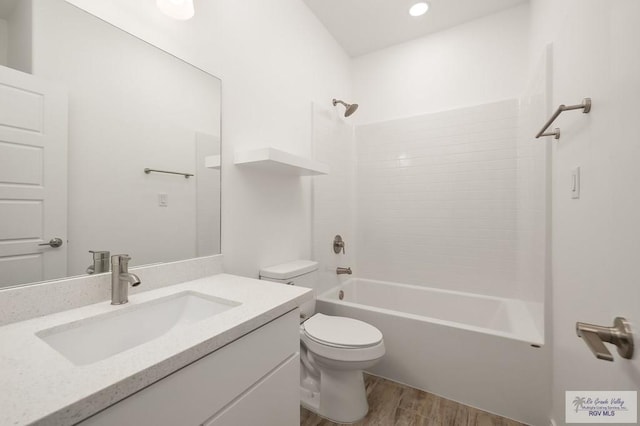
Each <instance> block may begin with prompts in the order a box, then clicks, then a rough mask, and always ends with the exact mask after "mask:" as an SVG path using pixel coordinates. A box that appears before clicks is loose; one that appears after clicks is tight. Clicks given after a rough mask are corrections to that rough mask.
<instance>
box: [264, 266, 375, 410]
mask: <svg viewBox="0 0 640 426" xmlns="http://www.w3.org/2000/svg"><path fill="white" fill-rule="evenodd" d="M317 270H318V264H317V262H312V261H308V260H299V261H295V262H290V263H286V264H282V265H276V266H272V267H269V268H263V269H262V270H261V271H260V279H263V280H268V281H275V282H281V283H284V284H289V285H301V286H304V287H308V288H312V289H314V291H315V285H316V284H317ZM314 311H315V297H314V300H313V301H312V302H307V303H305V304H303V305H302V306H301V307H300V317H301V320H300V322H301V324H300V403H301V405H302V406H303V407H305V408H307V409H309V410H311V411H313V412H315V413H317V414H318V415H320V416H322V417H325V418H327V419H329V420H332V421H334V422H338V423H353V422H357V421H358V420H361V419H362V418H363V417H364V416H366V415H367V412H368V411H369V404H368V403H367V395H366V391H365V386H364V378H363V370H365V369H367V368H370V367H372V366H373V365H375V364H376V363H377V362H378V361H379V360H380V359H381V358H382V357H383V356H384V354H385V348H384V341H383V338H382V333H381V332H380V330H378V329H377V328H375V327H374V326H372V325H370V324H367V323H366V322H364V321H360V320H356V319H353V318H346V317H337V316H330V315H324V314H321V313H314Z"/></svg>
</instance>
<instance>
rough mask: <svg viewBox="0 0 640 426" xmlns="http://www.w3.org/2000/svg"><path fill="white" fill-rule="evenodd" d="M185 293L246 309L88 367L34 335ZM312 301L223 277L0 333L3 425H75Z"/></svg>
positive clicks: (300, 291) (307, 294) (287, 289)
mask: <svg viewBox="0 0 640 426" xmlns="http://www.w3.org/2000/svg"><path fill="white" fill-rule="evenodd" d="M143 285H144V283H143ZM184 291H195V292H198V293H202V294H204V295H210V296H214V297H219V298H224V299H230V300H234V301H237V302H240V303H242V304H241V305H240V306H237V307H234V308H233V309H229V310H227V311H225V312H222V313H220V314H218V315H215V316H213V317H211V318H207V319H204V320H201V321H199V322H196V323H194V324H190V325H189V326H187V327H184V328H180V329H179V330H171V331H169V332H168V333H166V334H164V335H162V336H160V337H158V338H156V339H154V340H151V341H149V342H147V343H144V344H142V345H140V346H137V347H134V348H131V349H129V350H126V351H124V352H121V353H119V354H116V355H114V356H112V357H110V358H107V359H105V360H102V361H98V362H95V363H92V364H88V365H82V366H76V365H74V364H73V363H71V361H68V360H67V359H66V358H65V357H64V356H62V355H61V354H59V353H58V352H57V351H55V350H54V349H53V348H51V347H50V346H49V345H47V343H45V342H44V341H43V340H41V339H40V338H39V337H37V336H36V334H35V333H37V332H39V331H41V330H45V329H49V328H51V327H55V326H58V325H62V324H66V323H69V322H72V321H78V320H81V319H83V318H88V317H92V316H94V315H100V314H104V313H111V312H115V311H117V310H127V309H131V308H134V307H135V306H136V305H140V304H142V303H144V302H147V301H150V300H154V299H158V298H161V297H166V296H169V295H172V294H176V293H180V292H184ZM312 297H313V296H312V292H311V290H309V289H306V288H300V287H293V286H287V285H282V284H277V283H272V282H267V281H258V280H255V279H251V278H244V277H238V276H234V275H228V274H219V275H214V276H211V277H207V278H201V279H198V280H195V281H189V282H186V283H182V284H176V285H172V286H168V287H164V288H161V289H157V290H152V291H148V292H144V293H139V294H136V295H130V296H129V303H127V304H125V305H121V306H112V305H111V304H110V301H105V302H101V303H96V304H93V305H89V306H84V307H80V308H77V309H73V310H69V311H64V312H58V313H55V314H51V315H47V316H43V317H40V318H34V319H31V320H28V321H22V322H18V323H14V324H10V325H7V326H4V327H0V389H1V390H2V394H1V395H2V396H0V425H27V424H38V425H45V424H46V425H71V424H74V423H77V422H79V421H81V420H83V419H85V418H87V417H89V416H91V415H93V414H95V413H97V412H98V411H100V410H102V409H104V408H106V407H108V406H110V405H112V404H114V403H116V402H118V401H119V400H121V399H123V398H125V397H127V396H129V395H131V394H133V393H134V392H137V391H138V390H140V389H142V388H144V387H146V386H148V385H150V384H152V383H154V382H156V381H158V380H160V379H162V378H163V377H166V376H167V375H169V374H171V373H172V372H174V371H176V370H178V369H180V368H182V367H184V366H186V365H188V364H190V363H192V362H194V361H196V360H198V359H199V358H202V357H203V356H205V355H208V354H209V353H211V352H213V351H215V350H216V349H218V348H220V347H222V346H224V345H226V344H227V343H230V342H232V341H233V340H236V339H238V338H239V337H241V336H243V335H245V334H247V333H249V332H251V331H253V330H255V329H256V328H258V327H260V326H262V325H264V324H266V323H267V322H269V321H271V320H273V319H275V318H277V317H279V316H281V315H283V314H285V313H287V312H289V311H291V310H292V309H295V308H296V307H298V306H299V305H300V304H302V303H303V302H306V301H308V300H311V299H312ZM135 326H136V324H131V327H135Z"/></svg>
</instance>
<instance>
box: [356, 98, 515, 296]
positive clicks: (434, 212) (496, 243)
mask: <svg viewBox="0 0 640 426" xmlns="http://www.w3.org/2000/svg"><path fill="white" fill-rule="evenodd" d="M517 126H518V103H517V101H516V100H507V101H502V102H496V103H492V104H484V105H479V106H475V107H469V108H462V109H455V110H450V111H444V112H439V113H434V114H424V115H419V116H415V117H410V118H405V119H399V120H393V121H386V122H381V123H375V124H369V125H364V126H358V128H357V158H358V169H357V176H358V178H357V193H358V199H357V203H358V204H357V224H358V229H357V235H358V238H357V267H358V274H360V276H362V277H363V278H371V279H379V280H385V281H394V282H401V283H407V284H416V285H425V286H428V287H441V288H445V289H448V290H459V291H465V292H471V293H476V294H488V295H494V296H502V297H517V294H516V292H517V286H516V285H515V282H516V248H517V240H518V234H517V226H516V225H517V216H518V209H517V191H516V189H517V187H516V183H517Z"/></svg>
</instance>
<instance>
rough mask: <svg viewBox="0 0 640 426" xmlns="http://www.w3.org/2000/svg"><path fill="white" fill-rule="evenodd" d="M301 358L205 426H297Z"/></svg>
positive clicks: (295, 358) (257, 385)
mask: <svg viewBox="0 0 640 426" xmlns="http://www.w3.org/2000/svg"><path fill="white" fill-rule="evenodd" d="M299 383H300V357H299V356H298V355H295V356H293V357H291V358H290V359H289V360H288V361H286V362H285V363H284V364H282V365H281V366H280V367H278V368H277V369H276V370H274V371H272V372H271V373H270V374H268V375H267V376H266V377H264V378H263V379H262V380H260V381H259V382H258V383H256V384H255V385H254V386H252V387H251V388H250V389H249V390H248V391H247V392H245V393H244V394H243V396H242V397H240V398H239V399H238V400H236V401H234V402H233V403H232V404H231V405H229V406H228V407H227V408H225V409H224V410H222V411H221V412H220V413H218V414H216V415H215V416H214V417H213V418H212V419H211V420H209V421H208V422H206V423H205V424H204V426H240V425H260V426H298V425H299V424H300V385H299Z"/></svg>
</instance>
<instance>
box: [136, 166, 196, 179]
mask: <svg viewBox="0 0 640 426" xmlns="http://www.w3.org/2000/svg"><path fill="white" fill-rule="evenodd" d="M144 172H145V173H146V174H149V173H151V172H154V173H166V174H168V175H180V176H184V178H185V179H189V178H190V177H191V176H195V175H193V174H191V173H180V172H168V171H166V170H156V169H148V168H147V169H144Z"/></svg>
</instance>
